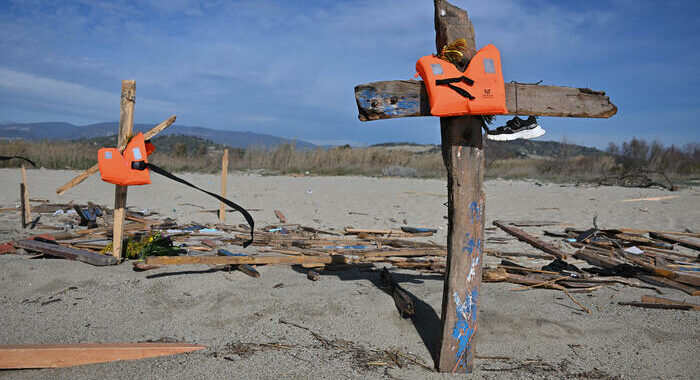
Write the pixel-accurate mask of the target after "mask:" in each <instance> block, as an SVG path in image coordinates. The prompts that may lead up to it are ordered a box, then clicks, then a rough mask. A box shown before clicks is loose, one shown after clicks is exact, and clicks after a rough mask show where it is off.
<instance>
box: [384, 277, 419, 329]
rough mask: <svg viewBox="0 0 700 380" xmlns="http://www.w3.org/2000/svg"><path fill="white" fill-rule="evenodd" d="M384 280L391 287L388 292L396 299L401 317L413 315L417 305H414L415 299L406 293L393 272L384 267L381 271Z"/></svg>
mask: <svg viewBox="0 0 700 380" xmlns="http://www.w3.org/2000/svg"><path fill="white" fill-rule="evenodd" d="M381 276H382V280H384V286H386V287H387V288H389V290H388V292H389V294H390V295H391V297H392V298H393V299H394V303H395V304H396V308H397V309H398V310H399V314H401V318H410V317H413V314H414V310H415V307H414V306H413V299H411V297H410V296H409V295H408V293H406V291H405V290H404V289H403V288H402V287H401V285H399V283H398V282H396V280H394V278H393V277H392V276H391V273H389V271H388V270H387V269H386V268H383V269H382V272H381Z"/></svg>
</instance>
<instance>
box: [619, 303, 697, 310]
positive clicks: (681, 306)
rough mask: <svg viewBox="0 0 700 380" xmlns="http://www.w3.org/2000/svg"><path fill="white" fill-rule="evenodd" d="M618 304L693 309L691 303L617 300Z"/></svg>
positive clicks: (653, 307)
mask: <svg viewBox="0 0 700 380" xmlns="http://www.w3.org/2000/svg"><path fill="white" fill-rule="evenodd" d="M617 304H618V305H625V306H637V307H644V308H647V309H676V310H693V306H692V305H680V304H665V303H648V302H618V303H617Z"/></svg>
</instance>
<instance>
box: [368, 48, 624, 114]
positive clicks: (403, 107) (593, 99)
mask: <svg viewBox="0 0 700 380" xmlns="http://www.w3.org/2000/svg"><path fill="white" fill-rule="evenodd" d="M472 54H473V53H472ZM355 102H356V103H357V109H358V112H359V115H358V118H359V119H360V120H361V121H370V120H378V119H392V118H397V117H411V116H430V105H429V102H428V94H427V91H426V90H425V85H424V83H423V82H422V81H415V80H395V81H385V82H372V83H366V84H361V85H359V86H356V87H355ZM506 108H508V114H510V115H535V116H560V117H590V118H608V117H611V116H613V115H615V114H616V113H617V107H616V106H615V105H614V104H612V102H610V98H608V97H607V96H605V92H603V91H593V90H591V89H588V88H572V87H561V86H542V85H536V84H522V83H506Z"/></svg>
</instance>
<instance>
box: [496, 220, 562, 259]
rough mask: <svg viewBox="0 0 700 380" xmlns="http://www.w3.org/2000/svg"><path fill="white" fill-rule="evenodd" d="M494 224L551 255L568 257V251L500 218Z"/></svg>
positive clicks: (560, 257)
mask: <svg viewBox="0 0 700 380" xmlns="http://www.w3.org/2000/svg"><path fill="white" fill-rule="evenodd" d="M493 225H494V226H497V227H499V228H500V229H502V230H503V231H505V232H506V233H508V234H509V235H512V236H515V237H516V238H518V240H522V241H524V242H526V243H528V244H530V245H531V246H533V247H535V248H539V249H541V250H543V251H545V252H547V253H549V254H550V255H552V256H554V257H556V258H558V259H562V260H563V259H566V256H567V254H566V252H564V251H562V250H560V249H559V248H557V247H555V246H553V245H551V244H549V243H547V242H544V241H542V240H540V239H538V238H536V237H534V236H532V235H530V234H528V233H527V232H525V231H523V230H521V229H519V228H516V227H513V226H509V225H507V224H505V223H504V222H502V221H499V220H494V221H493Z"/></svg>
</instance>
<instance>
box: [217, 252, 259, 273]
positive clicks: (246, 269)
mask: <svg viewBox="0 0 700 380" xmlns="http://www.w3.org/2000/svg"><path fill="white" fill-rule="evenodd" d="M217 254H218V255H219V256H228V257H241V256H247V255H245V254H240V253H239V254H236V253H233V252H229V251H227V250H225V249H220V250H219V251H218V252H217ZM236 269H238V270H239V271H241V272H243V273H245V274H247V275H248V276H250V277H253V278H258V277H260V272H258V271H257V270H256V269H255V268H254V267H253V266H252V265H249V264H238V265H236Z"/></svg>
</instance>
